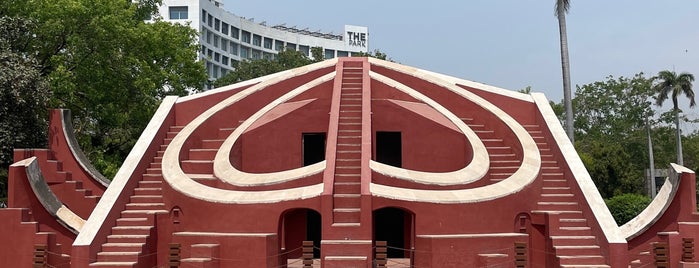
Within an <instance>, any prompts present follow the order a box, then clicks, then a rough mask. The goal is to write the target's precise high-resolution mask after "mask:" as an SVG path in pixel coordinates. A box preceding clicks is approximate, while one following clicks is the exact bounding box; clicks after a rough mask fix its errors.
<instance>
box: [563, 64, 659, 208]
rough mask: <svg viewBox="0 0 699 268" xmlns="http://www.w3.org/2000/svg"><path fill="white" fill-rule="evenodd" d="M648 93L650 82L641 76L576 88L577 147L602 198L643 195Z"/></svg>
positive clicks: (650, 97) (650, 98) (650, 91)
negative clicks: (627, 194)
mask: <svg viewBox="0 0 699 268" xmlns="http://www.w3.org/2000/svg"><path fill="white" fill-rule="evenodd" d="M652 95H653V92H652V90H651V80H650V79H648V78H646V77H644V76H643V74H642V73H640V74H636V75H635V76H634V77H631V78H626V77H619V78H614V77H612V76H609V77H607V80H605V81H598V82H594V83H590V84H587V85H583V86H578V89H577V91H576V97H575V99H574V100H573V107H575V115H576V116H575V117H576V120H575V130H576V134H575V136H576V149H577V150H578V153H579V154H580V157H581V159H583V162H584V164H585V167H586V168H587V169H588V171H589V172H590V176H591V177H592V179H593V180H594V181H595V183H596V185H597V188H598V189H599V190H600V193H601V194H602V196H603V197H611V196H614V195H618V194H621V193H639V194H640V193H643V191H644V187H643V185H644V183H643V182H644V173H643V170H645V168H646V167H647V166H648V157H647V139H646V118H647V117H652V116H653V114H654V111H653V110H652V108H651V104H652V102H651V101H652Z"/></svg>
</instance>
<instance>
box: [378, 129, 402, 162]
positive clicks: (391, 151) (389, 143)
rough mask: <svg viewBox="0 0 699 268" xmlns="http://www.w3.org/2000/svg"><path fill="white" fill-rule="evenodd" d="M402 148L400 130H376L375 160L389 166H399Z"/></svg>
mask: <svg viewBox="0 0 699 268" xmlns="http://www.w3.org/2000/svg"><path fill="white" fill-rule="evenodd" d="M402 155H403V150H402V141H401V135H400V132H389V131H377V132H376V161H377V162H379V163H383V164H386V165H389V166H394V167H401V166H402V164H403V156H402Z"/></svg>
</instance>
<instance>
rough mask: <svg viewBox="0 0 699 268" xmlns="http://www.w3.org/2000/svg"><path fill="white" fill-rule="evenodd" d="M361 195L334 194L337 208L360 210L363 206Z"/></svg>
mask: <svg viewBox="0 0 699 268" xmlns="http://www.w3.org/2000/svg"><path fill="white" fill-rule="evenodd" d="M361 197H362V196H361V195H360V194H333V203H334V207H335V208H359V207H361V205H362V199H361Z"/></svg>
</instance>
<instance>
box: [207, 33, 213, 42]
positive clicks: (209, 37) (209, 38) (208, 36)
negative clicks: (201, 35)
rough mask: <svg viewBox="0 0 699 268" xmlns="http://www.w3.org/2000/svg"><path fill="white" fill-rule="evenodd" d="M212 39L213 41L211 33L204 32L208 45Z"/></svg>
mask: <svg viewBox="0 0 699 268" xmlns="http://www.w3.org/2000/svg"><path fill="white" fill-rule="evenodd" d="M213 39H214V34H212V33H211V32H209V31H206V42H207V43H209V44H211V42H212V41H213Z"/></svg>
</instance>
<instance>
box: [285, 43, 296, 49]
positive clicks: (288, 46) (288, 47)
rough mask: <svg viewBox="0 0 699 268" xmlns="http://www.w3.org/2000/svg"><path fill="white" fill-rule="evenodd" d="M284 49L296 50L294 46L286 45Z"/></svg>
mask: <svg viewBox="0 0 699 268" xmlns="http://www.w3.org/2000/svg"><path fill="white" fill-rule="evenodd" d="M286 49H291V50H296V44H294V43H286Z"/></svg>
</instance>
